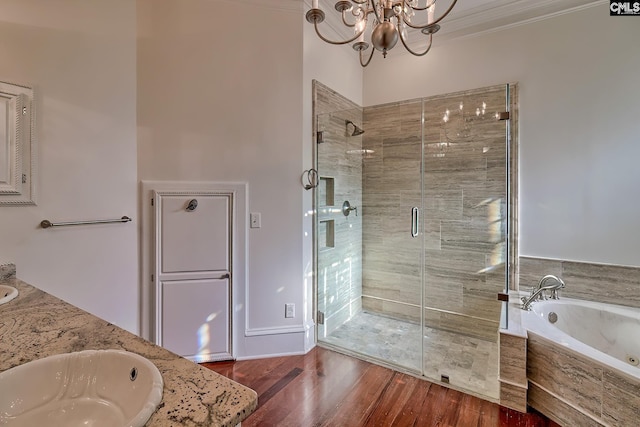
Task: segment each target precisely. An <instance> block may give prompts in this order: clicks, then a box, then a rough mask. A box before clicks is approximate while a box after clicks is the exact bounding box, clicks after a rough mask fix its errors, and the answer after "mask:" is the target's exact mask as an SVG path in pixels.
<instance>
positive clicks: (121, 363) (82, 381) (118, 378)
mask: <svg viewBox="0 0 640 427" xmlns="http://www.w3.org/2000/svg"><path fill="white" fill-rule="evenodd" d="M162 386H163V383H162V376H161V375H160V371H158V368H156V366H155V365H154V364H153V363H151V362H150V361H149V360H148V359H146V358H144V357H142V356H139V355H137V354H135V353H130V352H127V351H122V350H86V351H80V352H76V353H65V354H58V355H55V356H50V357H46V358H44V359H38V360H34V361H32V362H29V363H25V364H24V365H20V366H16V367H15V368H12V369H9V370H7V371H4V372H2V373H0V396H2V398H1V399H0V425H2V426H13V427H18V426H20V427H27V426H51V427H54V426H55V427H62V426H65V427H73V426H91V427H106V426H110V427H111V426H114V427H115V426H122V427H124V426H132V427H135V426H144V424H145V423H146V422H147V420H148V419H149V417H151V414H153V412H154V411H155V410H156V408H157V406H158V404H159V403H160V401H161V400H162Z"/></svg>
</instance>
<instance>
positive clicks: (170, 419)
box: [0, 276, 258, 426]
mask: <svg viewBox="0 0 640 427" xmlns="http://www.w3.org/2000/svg"><path fill="white" fill-rule="evenodd" d="M0 284H5V285H9V286H13V287H15V288H17V289H18V291H19V295H18V297H17V298H15V299H14V300H13V301H10V302H9V303H6V304H3V305H0V372H1V371H4V370H7V369H10V368H13V367H14V366H18V365H21V364H23V363H27V362H30V361H32V360H35V359H41V358H43V357H47V356H51V355H54V354H61V353H68V352H73V351H81V350H88V349H94V350H102V349H121V350H126V351H131V352H133V353H137V354H140V355H142V356H144V357H146V358H147V359H149V360H150V361H151V362H153V363H154V364H155V365H156V366H157V367H158V369H159V370H160V373H161V374H162V379H163V380H164V390H163V395H162V402H161V403H160V405H159V406H158V409H157V410H156V412H155V413H154V414H153V415H152V416H151V418H150V419H149V421H148V422H147V426H235V425H237V424H238V423H240V422H241V421H242V420H243V419H245V418H246V417H248V416H249V414H251V412H252V411H254V410H255V408H256V405H257V403H258V397H257V395H256V392H255V391H253V390H251V389H249V388H247V387H245V386H243V385H241V384H238V383H236V382H234V381H232V380H230V379H228V378H226V377H224V376H222V375H219V374H218V373H216V372H213V371H211V370H209V369H206V368H203V367H202V366H200V365H197V364H195V363H193V362H190V361H188V360H187V359H184V358H182V357H180V356H178V355H176V354H174V353H171V352H170V351H168V350H166V349H164V348H162V347H158V346H156V345H155V344H152V343H150V342H149V341H146V340H144V339H142V338H140V337H138V336H136V335H134V334H132V333H130V332H127V331H125V330H124V329H121V328H119V327H117V326H115V325H113V324H111V323H109V322H107V321H105V320H102V319H100V318H98V317H96V316H93V315H91V314H89V313H87V312H86V311H83V310H81V309H79V308H77V307H75V306H73V305H71V304H69V303H66V302H64V301H62V300H60V299H58V298H56V297H54V296H52V295H49V294H47V293H46V292H43V291H41V290H39V289H37V288H35V287H33V286H31V285H29V284H27V283H25V282H22V281H21V280H19V279H15V278H3V277H2V276H0Z"/></svg>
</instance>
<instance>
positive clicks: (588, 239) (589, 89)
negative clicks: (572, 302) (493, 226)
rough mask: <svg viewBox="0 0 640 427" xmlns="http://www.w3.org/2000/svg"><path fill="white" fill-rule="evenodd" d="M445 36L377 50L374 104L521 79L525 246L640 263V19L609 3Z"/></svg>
mask: <svg viewBox="0 0 640 427" xmlns="http://www.w3.org/2000/svg"><path fill="white" fill-rule="evenodd" d="M443 25H446V22H444V23H443ZM434 40H435V41H434V43H435V47H434V48H433V49H432V52H430V53H429V54H428V55H427V56H426V57H423V58H414V57H411V56H409V55H402V56H396V57H393V56H392V55H391V54H394V53H395V52H393V51H392V52H391V54H390V55H389V57H388V59H387V60H382V59H381V58H375V59H374V61H373V62H372V64H371V65H370V67H369V68H367V69H366V71H365V79H364V98H365V105H375V104H379V103H384V102H390V101H395V100H400V99H411V98H416V97H421V96H429V95H434V94H442V93H448V92H454V91H459V90H464V89H472V88H477V87H483V86H488V85H493V84H499V83H507V82H518V83H519V89H520V254H521V255H528V256H539V257H548V258H558V259H568V260H578V261H587V262H604V263H613V264H622V265H632V266H639V265H640V261H639V259H640V258H639V255H640V231H639V230H640V228H639V227H638V217H639V214H640V198H638V197H637V194H638V189H637V184H638V182H640V168H639V167H638V159H640V140H639V137H638V135H640V120H638V118H639V117H640V85H639V81H638V72H639V70H640V45H639V44H638V43H637V42H636V41H637V40H640V20H638V19H637V18H634V17H610V16H609V12H608V8H607V5H605V4H599V5H598V6H597V7H593V8H589V9H586V10H582V11H577V12H574V13H570V14H566V15H561V16H558V17H554V18H551V19H548V20H544V21H540V22H536V23H531V24H528V25H524V26H520V27H516V28H512V29H509V30H504V31H498V32H495V33H491V34H486V35H483V36H478V37H474V38H468V39H464V40H458V41H451V42H449V43H443V44H439V43H438V40H437V36H436V38H435V39H434ZM400 48H402V47H401V46H400ZM376 59H379V60H378V61H376ZM399 70H400V71H401V72H402V74H401V75H399V74H398V71H399ZM383 81H389V82H390V83H392V84H390V85H386V86H385V85H382V84H381V82H383Z"/></svg>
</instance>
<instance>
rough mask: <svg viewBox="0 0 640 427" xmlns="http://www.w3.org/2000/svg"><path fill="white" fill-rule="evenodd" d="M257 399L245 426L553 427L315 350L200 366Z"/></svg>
mask: <svg viewBox="0 0 640 427" xmlns="http://www.w3.org/2000/svg"><path fill="white" fill-rule="evenodd" d="M203 366H205V367H207V368H209V369H212V370H214V371H216V372H218V373H220V374H222V375H224V376H226V377H229V378H231V379H232V380H234V381H237V382H239V383H240V384H244V385H246V386H247V387H249V388H252V389H253V390H255V391H256V392H257V393H258V408H257V409H256V411H255V412H254V413H253V414H251V415H250V416H249V417H248V418H247V419H246V420H245V421H243V422H242V426H243V427H250V426H267V427H268V426H296V427H307V426H350V427H351V426H371V427H373V426H421V427H422V426H442V427H467V426H469V427H471V426H478V427H479V426H500V427H507V426H509V427H510V426H513V427H558V424H556V423H554V422H552V421H549V420H548V419H546V418H545V417H543V416H541V415H538V414H520V413H518V412H516V411H512V410H509V409H506V408H502V407H500V406H499V405H497V404H495V403H491V402H489V401H486V400H482V399H479V398H477V397H474V396H470V395H467V394H464V393H461V392H458V391H455V390H452V389H449V388H446V387H443V386H441V385H438V384H434V383H431V382H428V381H425V380H422V379H418V378H415V377H412V376H410V375H406V374H403V373H400V372H395V371H393V370H390V369H387V368H384V367H381V366H378V365H374V364H371V363H368V362H365V361H362V360H359V359H355V358H352V357H349V356H345V355H342V354H339V353H336V352H334V351H331V350H327V349H323V348H320V347H316V348H314V349H313V350H311V351H310V352H309V353H308V354H306V355H304V356H287V357H275V358H269V359H259V360H247V361H240V362H217V363H204V364H203Z"/></svg>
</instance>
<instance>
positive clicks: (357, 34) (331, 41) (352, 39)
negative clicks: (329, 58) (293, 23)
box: [313, 22, 366, 45]
mask: <svg viewBox="0 0 640 427" xmlns="http://www.w3.org/2000/svg"><path fill="white" fill-rule="evenodd" d="M313 26H314V28H315V29H316V34H317V35H318V37H320V39H321V40H322V41H324V42H326V43H329V44H335V45H340V44H347V43H351V42H352V41H354V40H356V39H357V38H358V37H360V36H361V35H362V34H364V30H365V29H366V27H365V28H363V29H362V31H360V32H359V33H356V35H355V36H353V37H352V38H350V39H349V40H343V41H334V40H329V39H328V38H326V37H325V36H323V35H322V34H320V30H319V29H318V23H317V22H314V23H313Z"/></svg>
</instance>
